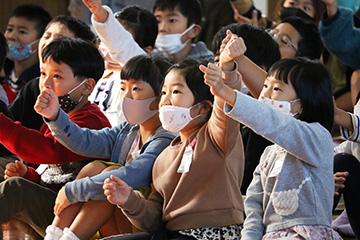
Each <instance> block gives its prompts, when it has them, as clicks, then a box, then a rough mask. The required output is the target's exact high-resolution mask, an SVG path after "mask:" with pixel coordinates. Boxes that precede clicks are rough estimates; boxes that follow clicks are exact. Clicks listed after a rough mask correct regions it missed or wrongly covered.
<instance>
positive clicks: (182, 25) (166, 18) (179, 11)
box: [153, 0, 214, 62]
mask: <svg viewBox="0 0 360 240" xmlns="http://www.w3.org/2000/svg"><path fill="white" fill-rule="evenodd" d="M153 13H154V15H155V17H156V20H157V21H158V28H159V32H158V36H157V39H156V42H155V47H156V48H158V49H159V50H161V51H163V52H165V54H166V55H167V56H168V57H169V58H170V60H172V61H173V62H178V61H180V60H182V59H184V58H195V59H205V60H206V61H208V62H213V61H214V59H213V58H214V56H213V54H212V52H211V51H210V50H208V49H207V48H206V45H205V43H204V42H197V43H194V44H192V43H191V41H192V40H193V39H194V38H196V37H197V36H198V35H199V33H200V31H201V26H200V23H201V5H200V2H199V1H198V0H157V1H156V2H155V5H154V8H153Z"/></svg>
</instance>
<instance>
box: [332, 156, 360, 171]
mask: <svg viewBox="0 0 360 240" xmlns="http://www.w3.org/2000/svg"><path fill="white" fill-rule="evenodd" d="M359 167H360V163H359V160H358V159H357V158H356V157H354V156H353V155H351V154H348V153H339V154H336V155H335V156H334V172H346V171H348V172H349V171H353V170H354V169H358V168H359Z"/></svg>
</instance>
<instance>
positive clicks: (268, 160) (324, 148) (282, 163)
mask: <svg viewBox="0 0 360 240" xmlns="http://www.w3.org/2000/svg"><path fill="white" fill-rule="evenodd" d="M207 84H209V85H210V86H211V89H212V92H213V93H214V94H215V96H216V97H219V98H221V99H223V100H224V101H225V102H226V103H227V105H226V106H225V112H226V113H227V114H228V115H230V116H232V117H233V118H234V119H237V120H238V121H240V122H241V123H243V124H245V125H247V126H249V127H251V128H252V129H254V131H255V132H257V133H258V134H261V135H263V136H264V137H266V138H268V139H269V140H271V141H273V142H274V143H275V144H274V145H272V146H269V147H267V148H266V149H265V151H264V153H263V155H262V157H261V159H260V164H259V165H258V166H257V168H256V170H255V172H254V178H253V180H252V182H251V184H250V186H249V188H248V190H247V192H246V200H245V211H246V219H245V223H244V229H243V231H242V232H241V234H242V239H251V240H254V239H274V238H284V237H285V236H286V238H291V239H295V238H299V239H300V238H301V239H341V238H340V236H338V234H337V233H336V232H335V231H333V230H332V229H331V217H332V216H331V210H332V203H333V201H332V198H333V195H334V179H333V172H332V171H333V161H332V159H333V149H332V148H333V142H332V137H331V135H330V130H331V128H332V125H333V119H334V107H333V102H332V93H331V81H330V76H329V73H328V72H327V70H326V68H325V67H324V66H323V65H322V64H321V63H319V62H317V61H313V60H309V59H304V58H289V59H283V60H280V61H278V62H277V63H275V64H274V65H273V66H272V67H271V68H270V70H269V74H268V76H267V78H266V80H265V83H264V87H263V90H262V91H261V94H260V97H259V101H257V100H256V99H253V98H249V97H248V96H246V95H244V94H241V93H239V92H236V91H233V90H232V89H230V88H228V87H227V86H225V85H224V84H222V83H221V81H208V82H207ZM264 103H265V104H264ZM267 105H269V106H267ZM292 116H293V117H292ZM265 118H266V120H265ZM291 136H292V137H296V140H294V141H291V140H292V139H293V138H291Z"/></svg>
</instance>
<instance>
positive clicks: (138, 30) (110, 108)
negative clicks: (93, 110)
mask: <svg viewBox="0 0 360 240" xmlns="http://www.w3.org/2000/svg"><path fill="white" fill-rule="evenodd" d="M84 2H85V3H88V2H92V1H84ZM89 6H90V5H89ZM96 8H100V9H99V10H95V9H96ZM91 9H92V11H93V12H94V15H93V16H94V17H93V19H95V18H96V19H101V17H102V16H101V15H102V14H103V15H106V17H107V14H109V15H111V16H108V17H107V18H108V20H107V22H108V24H109V25H115V26H114V28H118V29H119V31H117V32H116V33H114V31H111V36H113V35H114V34H116V36H117V37H116V38H117V40H116V41H113V42H109V41H108V39H106V38H105V39H104V38H103V37H101V36H102V35H104V33H103V32H104V31H106V30H107V29H108V28H107V27H102V25H104V26H107V24H100V23H98V24H96V22H94V26H95V29H96V30H97V31H98V32H99V36H100V38H101V39H102V40H103V41H104V42H103V41H101V43H100V46H99V50H100V52H101V53H102V55H103V56H104V59H105V69H106V71H105V72H104V75H103V77H102V79H100V81H99V82H98V83H97V85H96V87H95V91H93V93H92V94H91V95H90V98H89V100H90V101H92V102H94V103H96V104H97V105H98V106H99V107H100V109H101V110H102V111H103V112H104V113H105V115H106V116H107V117H108V119H109V121H110V123H111V124H112V126H116V125H119V124H120V123H122V122H123V121H124V120H125V119H124V116H123V115H122V112H121V109H120V104H119V103H120V97H119V96H120V91H121V84H120V71H121V68H122V66H123V65H124V64H125V63H126V62H127V61H128V60H129V59H130V58H131V57H134V56H136V55H139V54H145V53H147V54H150V53H151V51H152V49H153V48H154V44H155V39H156V36H157V32H158V30H157V21H156V19H155V17H154V15H153V14H152V13H151V12H150V11H148V10H146V9H143V8H141V7H138V6H129V7H126V8H124V9H122V10H121V11H120V12H117V13H116V14H115V15H113V14H112V12H111V11H110V10H109V9H108V8H107V7H106V6H101V1H97V2H96V4H91ZM106 9H108V10H109V13H108V12H107V11H106ZM114 18H116V20H114ZM111 20H112V21H111ZM94 21H95V20H94ZM119 22H120V25H119ZM113 37H114V36H113ZM126 43H128V44H126ZM106 44H109V46H110V47H108V46H107V45H106ZM132 45H135V47H136V48H141V51H139V52H132V50H131V46H132ZM111 49H116V51H111ZM132 54H133V56H132ZM114 59H117V60H118V61H116V60H114ZM119 62H120V63H119Z"/></svg>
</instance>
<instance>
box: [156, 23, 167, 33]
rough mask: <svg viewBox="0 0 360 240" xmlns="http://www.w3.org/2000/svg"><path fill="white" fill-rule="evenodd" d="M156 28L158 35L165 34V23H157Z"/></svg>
mask: <svg viewBox="0 0 360 240" xmlns="http://www.w3.org/2000/svg"><path fill="white" fill-rule="evenodd" d="M158 28H159V33H167V24H166V22H165V21H159V23H158Z"/></svg>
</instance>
